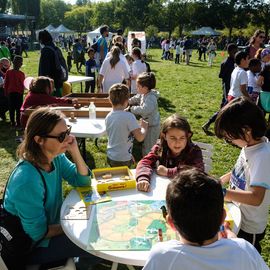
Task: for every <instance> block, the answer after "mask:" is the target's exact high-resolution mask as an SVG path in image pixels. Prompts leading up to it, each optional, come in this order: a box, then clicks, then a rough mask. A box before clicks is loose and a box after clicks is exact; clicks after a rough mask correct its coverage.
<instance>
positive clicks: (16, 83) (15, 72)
mask: <svg viewBox="0 0 270 270" xmlns="http://www.w3.org/2000/svg"><path fill="white" fill-rule="evenodd" d="M22 64H23V58H22V57H21V56H19V55H16V56H15V57H14V60H13V69H11V70H8V71H7V73H6V76H5V84H4V89H5V95H6V96H7V97H8V106H9V117H10V122H11V126H15V125H16V127H20V126H21V123H20V109H21V106H22V103H23V92H24V85H23V82H24V79H25V75H24V73H23V72H22V71H20V68H21V66H22ZM15 112H16V122H15Z"/></svg>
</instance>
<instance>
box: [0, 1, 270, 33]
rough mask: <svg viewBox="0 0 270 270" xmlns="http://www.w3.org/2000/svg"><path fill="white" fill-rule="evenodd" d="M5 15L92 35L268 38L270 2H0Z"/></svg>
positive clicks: (38, 24)
mask: <svg viewBox="0 0 270 270" xmlns="http://www.w3.org/2000/svg"><path fill="white" fill-rule="evenodd" d="M0 11H1V12H6V11H12V13H16V14H25V15H32V16H35V17H36V27H37V28H43V27H46V26H47V25H48V24H49V23H52V24H53V25H55V26H57V25H59V24H61V23H63V24H65V25H66V26H67V27H69V28H70V29H72V30H76V31H80V32H83V31H87V30H92V29H94V28H96V27H98V26H100V25H102V24H108V25H109V26H110V27H111V28H112V29H113V30H115V29H118V28H122V29H124V30H129V29H132V30H145V29H146V30H147V32H148V34H149V35H151V34H155V32H158V31H166V32H169V34H171V33H172V32H173V31H175V29H176V30H177V32H178V33H177V34H178V35H182V34H183V32H184V31H185V32H186V31H189V30H193V29H194V28H197V27H202V26H211V27H213V28H217V29H224V28H227V29H228V30H229V35H231V34H232V31H233V29H243V28H245V27H247V26H248V25H250V24H252V25H256V26H257V27H260V28H262V29H264V31H265V32H266V34H268V32H269V27H270V20H269V15H270V3H269V0H267V1H266V0H174V1H172V0H111V1H109V2H91V1H87V0H77V3H76V5H70V4H66V3H65V2H64V1H63V0H31V1H28V0H0Z"/></svg>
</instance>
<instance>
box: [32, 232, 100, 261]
mask: <svg viewBox="0 0 270 270" xmlns="http://www.w3.org/2000/svg"><path fill="white" fill-rule="evenodd" d="M70 257H81V258H82V257H83V258H85V259H89V265H90V264H91V265H95V264H97V263H99V262H101V261H102V259H101V258H99V257H96V256H94V255H91V254H90V253H88V252H86V251H85V250H83V249H81V248H80V247H78V246H77V245H75V244H74V243H73V242H72V241H70V240H69V238H68V237H67V236H66V235H65V234H62V235H59V236H56V237H53V238H51V240H50V243H49V246H48V247H38V248H36V249H34V251H33V252H32V253H31V254H30V256H29V258H28V262H27V263H28V264H30V265H32V264H47V263H52V262H57V261H59V262H60V261H63V260H66V259H67V258H70Z"/></svg>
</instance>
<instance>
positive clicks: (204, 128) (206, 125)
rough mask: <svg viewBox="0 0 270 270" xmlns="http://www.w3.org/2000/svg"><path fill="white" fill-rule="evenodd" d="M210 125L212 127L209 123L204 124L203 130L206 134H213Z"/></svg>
mask: <svg viewBox="0 0 270 270" xmlns="http://www.w3.org/2000/svg"><path fill="white" fill-rule="evenodd" d="M209 127H210V125H209V124H208V123H206V124H204V125H203V126H202V130H203V131H204V133H205V134H206V135H208V136H212V135H213V133H212V132H211V131H209V130H208V129H209Z"/></svg>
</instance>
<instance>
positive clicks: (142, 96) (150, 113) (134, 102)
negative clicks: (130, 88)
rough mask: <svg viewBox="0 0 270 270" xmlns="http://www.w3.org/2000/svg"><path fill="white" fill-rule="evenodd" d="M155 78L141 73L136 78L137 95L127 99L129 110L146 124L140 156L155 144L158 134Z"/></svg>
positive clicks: (158, 117) (147, 73)
mask: <svg viewBox="0 0 270 270" xmlns="http://www.w3.org/2000/svg"><path fill="white" fill-rule="evenodd" d="M155 87H156V78H155V75H154V73H153V72H143V73H142V74H140V75H139V76H138V77H137V91H138V94H137V95H136V96H134V97H132V98H130V99H129V105H130V107H129V110H130V112H132V113H134V114H135V115H137V116H141V117H142V119H143V120H145V121H146V122H148V124H149V126H148V132H147V134H146V136H145V139H144V141H143V147H142V154H143V156H145V155H146V154H147V153H148V152H149V151H150V150H151V148H152V147H153V145H154V144H155V143H156V141H157V139H158V137H159V132H160V116H159V112H158V102H157V100H158V96H159V92H158V91H156V90H154V88H155Z"/></svg>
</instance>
